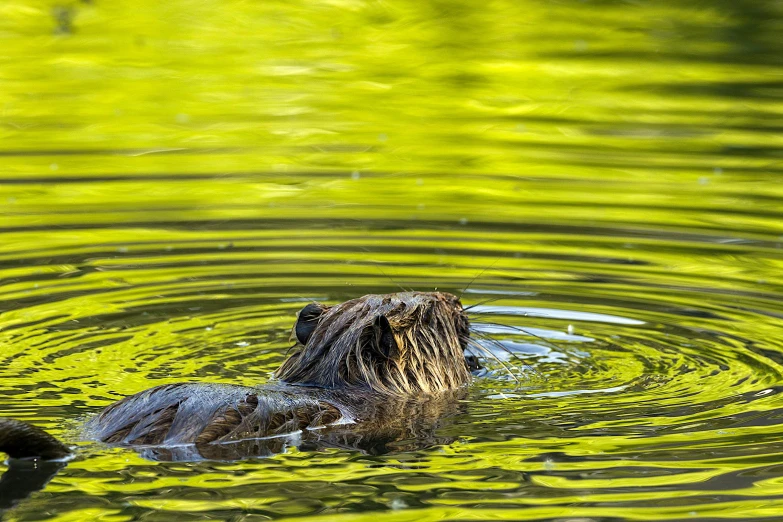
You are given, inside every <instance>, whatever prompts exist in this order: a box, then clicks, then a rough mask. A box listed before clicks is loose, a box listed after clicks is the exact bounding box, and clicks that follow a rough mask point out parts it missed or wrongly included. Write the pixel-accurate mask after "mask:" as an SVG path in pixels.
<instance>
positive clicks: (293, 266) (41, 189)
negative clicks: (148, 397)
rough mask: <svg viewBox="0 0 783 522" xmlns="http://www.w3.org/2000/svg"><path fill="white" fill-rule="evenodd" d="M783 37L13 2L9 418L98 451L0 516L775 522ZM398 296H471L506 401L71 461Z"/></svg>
mask: <svg viewBox="0 0 783 522" xmlns="http://www.w3.org/2000/svg"><path fill="white" fill-rule="evenodd" d="M781 5H782V4H781V2H780V1H775V0H754V1H752V2H750V1H747V2H737V1H734V0H731V1H730V0H713V1H711V2H681V1H679V2H678V1H672V0H668V1H667V0H664V1H660V2H642V1H634V2H606V1H604V2H597V1H589V0H578V1H577V0H558V1H557V2H534V1H531V0H495V1H493V2H475V1H468V0H449V1H429V2H421V1H405V0H383V1H362V0H339V1H338V0H330V1H327V2H299V1H297V0H289V1H287V2H247V1H238V2H196V1H192V0H168V1H166V2H152V1H150V0H137V1H135V2H107V1H102V0H90V1H87V0H83V1H76V0H57V1H56V2H54V1H53V2H31V1H28V0H6V1H4V2H0V42H2V44H1V45H2V52H0V416H4V417H5V416H7V417H14V418H19V419H26V420H28V421H30V422H32V423H35V424H36V425H40V426H42V427H44V428H46V429H48V430H50V431H51V432H52V433H53V434H54V435H56V436H57V437H60V438H62V439H64V440H65V441H67V442H68V443H72V444H74V445H76V447H77V448H78V451H77V457H76V458H75V459H74V460H73V461H71V462H69V463H68V464H67V466H66V467H64V468H63V469H62V470H59V473H58V474H57V475H56V476H54V478H53V479H52V480H51V481H50V482H49V483H48V484H46V486H45V487H44V488H43V490H41V491H38V492H37V493H34V494H33V495H32V496H30V497H29V498H26V499H25V500H22V501H21V502H20V503H19V505H17V506H16V507H14V508H13V509H12V510H11V511H9V512H8V513H3V514H2V515H0V516H5V517H6V518H7V519H8V520H12V521H17V520H35V521H39V520H57V521H61V522H66V521H67V522H70V521H83V520H96V521H98V520H110V521H113V522H116V521H130V520H144V521H159V520H163V521H166V522H170V521H174V520H176V521H191V520H205V519H209V520H226V521H231V522H256V521H258V520H268V519H284V520H308V521H331V520H339V521H341V522H359V521H361V522H386V521H388V522H402V521H417V522H418V521H427V522H429V521H433V522H434V521H441V520H450V521H470V520H474V521H485V520H531V521H537V522H538V521H550V522H588V521H589V522H619V521H621V520H623V521H624V520H633V521H643V520H644V521H649V520H666V521H684V520H699V521H702V522H708V521H709V522H714V521H719V520H754V521H769V522H772V521H779V520H781V519H783V516H782V515H781V514H783V398H782V395H783V394H781V390H783V388H781V382H783V379H782V378H781V377H783V327H782V326H781V325H782V324H783V184H782V183H781V179H782V178H781V175H782V174H783V168H781V162H780V160H781V152H780V151H781V136H780V131H781V128H782V127H781V114H783V105H782V104H781V87H782V84H781V75H780V71H781V66H783V60H782V59H781V56H783V54H782V53H781V52H780V34H781V31H780V26H781V24H780V20H781V18H782V17H783V13H782V12H781ZM401 288H404V289H416V290H433V289H438V290H445V291H450V292H454V293H456V294H459V295H461V296H462V300H463V303H464V304H465V306H466V307H470V309H469V311H470V317H471V321H472V325H473V334H472V335H473V340H472V341H471V346H470V349H471V351H472V352H474V353H475V354H476V355H477V356H479V357H481V358H482V363H483V366H484V367H483V368H482V369H481V370H479V371H477V372H476V373H477V375H476V376H475V378H474V380H473V383H472V384H471V386H470V387H469V389H468V390H467V392H466V393H467V396H466V398H465V399H464V400H463V401H462V402H461V403H460V404H459V407H458V408H457V409H456V411H455V412H454V414H453V415H449V416H448V417H446V418H443V419H442V420H441V421H440V422H439V424H438V425H437V427H436V428H435V429H433V430H432V432H431V433H427V434H422V436H419V435H418V434H417V435H416V436H411V438H409V439H408V438H406V439H404V440H390V441H388V443H387V444H386V446H384V448H385V449H387V450H389V451H388V452H387V453H383V454H379V453H382V452H381V451H380V450H377V451H374V452H371V451H367V452H362V451H359V450H356V449H350V448H342V447H341V448H333V449H327V450H319V451H315V450H313V448H310V447H308V446H303V445H302V444H300V442H301V441H300V440H297V436H296V435H293V436H292V437H291V438H289V439H285V440H282V441H280V449H281V450H285V452H283V453H281V454H278V455H275V456H270V457H269V458H259V459H250V460H244V461H238V462H209V461H202V462H169V463H160V462H155V461H153V460H146V459H144V458H143V455H140V454H137V453H136V452H134V451H130V450H127V449H118V448H107V447H105V446H102V445H98V444H94V443H89V442H84V441H81V440H80V438H79V437H80V427H81V426H82V425H83V421H84V419H85V418H86V417H88V416H89V415H91V414H94V413H95V412H97V411H100V409H101V408H103V407H104V406H106V405H107V404H110V403H111V402H113V401H115V400H117V399H118V398H120V397H124V396H127V395H129V394H131V393H134V392H137V391H140V390H142V389H145V388H148V387H151V386H154V385H158V384H162V383H170V382H181V381H197V382H208V383H217V382H230V383H237V384H245V385H256V384H262V383H265V382H268V381H269V380H270V378H271V374H272V372H273V371H274V369H275V368H276V367H277V365H278V364H280V362H281V361H282V360H283V359H284V357H285V354H286V352H287V350H288V348H289V347H290V346H291V344H292V343H291V341H290V333H291V327H292V325H293V322H294V318H295V314H296V312H297V310H298V309H300V308H301V307H302V306H303V305H304V304H305V303H308V302H310V301H311V300H318V301H324V302H327V303H336V302H340V301H343V300H345V299H349V298H353V297H356V296H360V295H362V294H367V293H377V292H383V293H387V292H394V291H397V290H399V289H401ZM0 471H2V472H5V474H4V475H3V477H5V478H6V479H7V480H6V482H5V483H0V504H2V502H5V498H6V497H4V496H3V495H4V493H5V492H7V490H4V489H2V486H4V485H5V484H9V483H11V484H12V488H16V487H20V488H21V487H23V486H24V484H27V483H28V482H29V477H30V476H29V475H27V476H26V477H27V478H26V479H25V480H16V478H18V477H19V475H9V474H8V473H7V471H8V468H7V466H5V465H0ZM8 477H10V479H9V478H8ZM15 477H16V478H15ZM23 478H24V477H23ZM12 479H13V480H12ZM0 509H2V508H0Z"/></svg>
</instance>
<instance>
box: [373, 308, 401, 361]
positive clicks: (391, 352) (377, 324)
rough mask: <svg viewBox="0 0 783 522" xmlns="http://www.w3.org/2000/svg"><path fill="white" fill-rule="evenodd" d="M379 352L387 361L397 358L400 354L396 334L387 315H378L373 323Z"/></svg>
mask: <svg viewBox="0 0 783 522" xmlns="http://www.w3.org/2000/svg"><path fill="white" fill-rule="evenodd" d="M372 326H373V330H375V339H376V342H377V346H378V351H379V352H380V353H381V355H383V356H384V357H386V358H387V359H393V358H396V357H397V355H398V354H399V352H400V348H399V347H398V346H397V340H396V339H395V338H394V332H392V327H391V325H390V324H389V320H388V319H386V316H385V315H378V316H376V317H375V320H374V321H373V323H372Z"/></svg>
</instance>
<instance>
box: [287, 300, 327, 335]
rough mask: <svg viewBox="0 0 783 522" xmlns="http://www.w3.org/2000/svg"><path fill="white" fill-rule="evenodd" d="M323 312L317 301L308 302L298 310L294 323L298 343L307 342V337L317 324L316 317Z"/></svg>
mask: <svg viewBox="0 0 783 522" xmlns="http://www.w3.org/2000/svg"><path fill="white" fill-rule="evenodd" d="M323 313H324V307H323V306H321V305H319V304H318V303H310V304H309V305H307V306H305V307H304V308H302V309H301V310H299V313H298V314H297V316H296V324H295V325H294V333H295V334H296V339H297V340H298V341H299V342H300V343H302V344H307V341H308V339H310V336H311V335H313V332H314V331H315V327H316V326H318V319H320V318H321V314H323Z"/></svg>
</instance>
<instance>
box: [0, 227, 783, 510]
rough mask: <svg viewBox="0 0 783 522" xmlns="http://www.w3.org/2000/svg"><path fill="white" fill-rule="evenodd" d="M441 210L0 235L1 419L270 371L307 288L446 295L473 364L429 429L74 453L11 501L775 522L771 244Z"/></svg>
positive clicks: (780, 371)
mask: <svg viewBox="0 0 783 522" xmlns="http://www.w3.org/2000/svg"><path fill="white" fill-rule="evenodd" d="M442 226H443V227H446V229H445V230H444V229H440V228H439V226H437V225H435V224H431V223H430V224H426V226H421V225H414V226H411V225H407V226H406V227H405V228H400V227H398V226H395V223H394V222H377V223H375V224H372V225H371V226H363V227H361V228H356V227H354V228H351V227H349V226H347V224H344V226H343V227H341V228H335V229H321V228H319V229H317V230H309V229H308V222H306V221H302V222H301V226H299V227H298V228H291V229H288V230H284V231H279V230H264V229H258V230H249V229H246V228H238V229H231V228H230V227H228V226H219V227H216V229H214V230H188V229H185V228H183V229H172V228H170V227H159V226H148V227H147V228H144V229H122V228H115V227H105V228H104V227H92V228H84V229H75V230H64V231H57V232H52V233H51V234H50V236H49V237H51V242H49V241H47V242H45V243H41V242H40V241H38V240H37V239H36V238H37V237H39V236H38V235H37V233H32V232H30V233H28V232H24V231H14V232H6V233H4V236H5V237H6V238H7V241H6V242H5V243H4V248H3V254H2V255H3V257H2V259H0V264H1V265H2V276H3V281H4V285H3V286H2V293H1V294H0V302H2V309H3V313H2V316H1V317H2V333H3V336H4V337H3V339H4V342H3V352H2V364H1V365H0V368H2V373H3V378H2V380H1V381H0V388H2V396H3V397H4V399H3V414H4V415H8V416H13V417H17V418H27V419H30V420H32V421H35V422H36V423H38V424H43V425H44V426H46V427H48V428H50V429H51V430H52V432H53V433H55V434H57V435H58V436H61V437H65V438H74V437H77V433H78V429H76V430H69V429H66V428H68V427H77V428H78V419H80V418H83V416H84V415H86V414H89V413H91V412H95V411H97V410H99V409H100V408H101V407H103V406H105V405H106V404H108V403H109V402H111V401H113V400H116V399H117V398H119V397H122V396H125V395H127V394H130V393H133V392H136V391H139V390H141V389H144V388H147V387H149V386H152V385H156V384H160V383H165V382H176V381H182V380H189V381H201V382H233V383H242V384H251V385H252V384H257V383H260V382H265V381H267V380H268V379H269V378H270V374H271V372H272V371H273V370H274V369H275V368H276V366H277V365H278V364H279V363H280V361H281V360H282V359H283V357H284V355H285V352H286V349H287V346H290V342H289V336H290V329H291V326H292V324H293V321H294V317H295V313H296V311H297V310H298V309H299V308H300V307H302V306H303V304H304V303H307V302H309V301H311V300H319V301H325V302H338V301H341V300H344V299H347V298H350V297H354V296H357V295H362V294H365V293H371V292H393V291H397V290H398V289H399V288H401V287H402V288H416V289H420V290H430V289H435V288H438V289H440V290H447V291H452V292H455V293H459V294H461V295H462V296H463V297H462V298H463V302H464V303H465V306H466V307H469V313H470V317H471V322H472V336H473V339H474V341H475V343H474V344H473V345H472V347H471V350H472V351H474V352H475V353H476V354H477V355H479V356H480V357H481V358H482V360H483V364H484V366H485V368H484V370H483V371H481V372H478V374H477V376H476V377H475V382H474V384H473V385H472V386H471V388H470V390H469V398H468V400H466V402H465V404H464V407H463V409H462V412H461V413H460V414H459V415H458V416H457V417H454V418H449V419H444V422H443V424H442V426H441V427H440V428H439V429H438V434H439V437H440V438H439V440H441V441H442V443H441V445H437V446H435V447H432V448H425V449H407V450H406V449H405V448H406V447H407V446H406V444H405V443H404V442H402V441H401V442H400V444H399V448H400V451H399V452H397V453H391V454H388V455H385V456H369V455H365V454H362V453H359V452H356V451H349V450H345V451H340V450H333V451H330V452H326V453H321V454H313V453H309V452H307V451H297V450H296V449H295V448H296V442H295V441H292V442H291V443H290V444H291V445H290V447H289V450H288V452H287V453H285V454H283V455H278V456H277V457H274V458H271V459H268V460H262V461H246V462H239V463H231V464H229V463H214V464H208V463H204V464H173V463H172V464H165V463H163V464H161V463H154V462H150V461H145V460H140V458H139V457H137V456H134V454H133V453H132V452H129V451H125V450H106V449H104V448H101V447H95V446H85V449H84V450H83V453H82V456H81V458H80V460H78V461H77V462H75V463H73V464H71V465H69V466H68V467H67V468H66V469H65V470H64V471H62V472H61V473H60V475H58V476H57V477H56V478H55V479H54V480H53V481H52V483H50V485H49V486H48V487H47V489H46V491H45V492H44V493H41V494H39V495H38V496H36V498H35V499H33V500H30V501H28V502H26V503H24V504H23V505H22V506H21V507H20V509H19V510H18V513H19V515H18V516H20V517H22V518H25V517H26V516H27V515H26V514H30V515H32V514H33V513H35V512H37V511H38V510H40V509H48V510H52V511H53V512H62V513H64V514H65V513H68V512H71V511H72V510H76V511H73V513H74V516H76V515H75V514H76V513H82V514H83V513H85V511H84V510H85V509H87V510H89V509H99V510H100V512H102V513H106V514H109V513H114V514H115V515H116V516H119V517H120V518H122V519H125V518H127V517H131V518H132V517H142V518H143V517H144V516H148V515H152V514H153V513H156V512H159V511H160V510H163V512H173V513H177V516H187V517H195V516H197V515H196V514H197V513H209V514H211V515H212V516H216V517H218V518H219V517H224V518H226V517H228V518H230V517H231V516H234V515H232V513H234V514H235V513H237V512H239V511H247V512H250V513H255V514H257V515H259V516H272V517H278V516H284V515H285V516H301V515H308V514H309V515H315V514H317V513H321V514H322V516H323V517H324V519H328V518H329V516H330V515H329V513H333V512H334V510H335V509H338V508H337V507H336V506H338V505H341V506H343V507H341V508H339V509H340V510H343V511H344V512H346V513H351V512H353V511H354V510H365V509H377V508H379V507H380V508H382V509H385V508H383V507H382V506H386V507H387V508H389V509H391V510H392V511H390V512H389V513H391V512H394V510H395V509H406V510H411V511H410V517H411V519H414V518H416V517H445V518H454V517H456V518H460V519H483V518H484V517H486V516H489V514H490V513H494V514H495V515H496V516H498V517H501V518H509V519H518V518H525V519H539V518H552V517H555V518H557V517H558V516H567V515H569V514H576V513H578V514H579V515H580V516H582V517H587V518H588V519H604V518H612V517H619V516H623V517H628V516H632V517H635V518H640V519H644V518H661V519H664V518H668V519H679V518H688V517H693V516H700V517H707V518H708V517H719V516H722V514H723V513H726V512H729V513H732V514H734V513H747V514H748V515H747V516H748V517H749V518H753V517H756V518H762V519H763V518H765V517H767V518H769V517H772V518H774V516H773V515H768V513H770V512H772V511H774V510H776V509H777V508H778V507H779V506H781V498H782V497H780V489H779V486H778V484H779V481H780V480H781V479H783V471H781V468H780V467H779V465H778V462H779V460H780V457H781V454H783V443H781V442H780V441H781V440H783V398H781V394H780V391H781V388H780V385H779V383H780V382H781V380H782V379H781V377H782V376H783V366H782V365H781V362H783V341H782V340H781V336H780V335H779V332H780V323H779V321H780V317H783V305H781V303H783V300H781V296H782V295H783V294H781V292H780V288H781V286H780V278H779V274H778V273H776V272H769V271H767V269H768V267H770V266H777V265H779V264H780V263H781V258H782V257H783V256H781V250H780V249H779V248H778V247H777V245H776V244H775V245H774V246H773V244H774V242H773V244H770V243H764V242H762V241H754V240H747V241H737V242H734V243H732V242H725V241H722V238H720V237H719V238H716V237H715V236H711V235H709V234H706V233H702V235H699V233H691V234H689V235H688V236H687V237H685V238H681V237H677V236H676V235H675V236H674V237H668V234H667V232H653V231H651V230H648V231H647V232H646V233H645V235H644V237H641V238H640V237H637V236H634V235H630V234H629V235H626V236H625V237H624V236H622V233H623V232H622V230H621V229H614V230H613V229H611V228H605V229H603V232H604V233H603V234H597V233H596V234H592V235H589V236H586V235H584V234H583V230H581V229H579V228H576V227H574V228H568V227H560V228H559V229H558V230H557V231H554V230H547V231H546V232H541V231H540V230H539V229H538V228H537V227H536V226H528V227H519V228H518V229H517V230H509V229H507V228H505V227H503V228H500V229H498V228H497V227H496V225H494V224H491V223H480V222H479V223H466V224H465V223H463V224H459V223H457V224H452V225H449V224H447V223H446V222H443V223H442ZM124 238H128V239H130V238H132V240H125V239H124ZM618 245H619V246H618ZM672 251H675V252H677V255H676V256H675V255H674V254H670V253H669V252H672ZM716 251H720V254H718V253H716ZM679 259H681V260H684V261H681V262H678V261H677V260H679ZM748 259H753V260H754V261H755V263H754V265H753V266H749V265H748V264H747V263H746V262H745V261H746V260H748ZM761 271H764V272H765V274H766V275H765V280H764V281H760V280H759V273H760V272H761ZM710 273H712V274H721V277H719V278H717V277H709V274H710ZM74 495H75V496H74ZM150 495H154V497H151V496H150ZM152 498H154V500H152ZM303 498H304V500H303ZM338 498H342V499H343V500H342V501H341V502H339V503H337V504H335V502H336V499H338ZM91 499H92V500H91ZM761 499H763V506H766V507H764V508H757V506H758V505H759V502H760V500H761ZM94 502H99V504H98V505H99V506H102V507H99V508H96V507H92V508H91V507H89V506H90V504H91V503H93V505H94ZM372 506H375V508H372ZM781 507H783V506H781ZM457 513H459V515H457ZM692 513H696V515H693V514H692ZM495 515H493V516H495ZM63 516H66V515H63ZM79 516H81V515H79ZM390 516H391V515H390Z"/></svg>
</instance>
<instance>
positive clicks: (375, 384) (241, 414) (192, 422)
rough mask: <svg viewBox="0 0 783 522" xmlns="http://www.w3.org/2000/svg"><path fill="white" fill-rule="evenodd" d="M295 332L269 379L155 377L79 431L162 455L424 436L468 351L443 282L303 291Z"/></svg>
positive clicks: (16, 446) (30, 451) (237, 453)
mask: <svg viewBox="0 0 783 522" xmlns="http://www.w3.org/2000/svg"><path fill="white" fill-rule="evenodd" d="M293 333H294V336H295V337H296V339H297V341H298V343H297V349H296V350H295V352H294V353H293V354H292V355H290V356H289V357H288V358H287V359H286V360H285V361H284V362H283V364H282V365H281V366H280V368H278V370H277V372H276V376H277V377H278V378H279V379H280V382H279V383H277V384H272V385H268V386H261V387H244V386H232V385H216V384H197V383H183V384H168V385H163V386H158V387H155V388H151V389H149V390H146V391H143V392H140V393H137V394H136V395H132V396H130V397H127V398H125V399H123V400H121V401H119V402H116V403H114V404H112V405H110V406H108V407H107V408H106V409H105V410H104V411H103V412H102V413H100V414H99V415H98V416H96V417H94V418H93V419H91V420H90V421H89V422H88V423H87V426H86V430H87V435H88V437H90V438H94V439H97V440H100V441H103V442H107V443H110V444H121V445H129V446H134V447H139V449H141V450H142V452H143V454H144V455H145V456H147V457H150V458H156V459H161V460H197V459H201V458H208V459H220V460H233V459H238V458H243V457H247V456H261V455H268V454H273V453H277V452H279V451H282V449H284V447H285V445H286V444H287V443H289V442H292V441H296V442H298V443H300V444H304V445H308V444H315V445H316V447H321V446H324V447H352V448H359V449H362V450H364V451H368V452H370V453H380V452H385V451H388V449H389V448H390V446H393V444H394V443H396V442H398V441H403V440H407V439H411V438H415V439H417V440H420V441H422V442H425V441H429V443H425V445H430V444H432V432H433V430H434V428H435V427H436V426H437V425H438V423H439V422H440V419H442V418H444V417H445V416H447V415H448V414H450V413H454V412H456V411H457V410H458V399H459V398H460V397H461V396H462V395H463V393H464V389H465V385H466V384H467V383H468V382H469V381H470V376H471V374H470V369H469V364H474V363H475V361H466V358H465V353H464V351H465V349H466V347H467V344H468V338H469V322H468V318H467V315H466V313H465V311H464V310H463V308H462V304H461V303H460V300H459V298H457V297H456V296H454V295H451V294H448V293H442V292H405V293H398V294H388V295H366V296H364V297H360V298H358V299H353V300H350V301H346V302H344V303H341V304H338V305H335V306H325V305H322V304H319V303H312V304H309V305H307V306H305V307H304V308H303V309H302V310H301V311H300V312H299V314H298V317H297V321H296V324H295V325H294V328H293ZM0 430H2V425H0ZM39 431H40V430H39ZM36 433H37V432H36ZM40 433H43V432H40ZM44 435H45V436H46V437H49V438H50V439H51V440H54V439H52V438H51V437H50V436H48V435H46V434H44ZM292 437H293V439H292ZM33 438H35V437H33ZM2 441H5V442H4V443H3V442H2ZM54 442H56V441H54ZM41 444H43V443H41ZM57 444H59V443H57ZM44 446H45V444H44ZM44 446H42V447H44ZM60 446H62V445H60ZM8 448H13V451H15V452H17V454H18V455H20V456H41V457H43V458H50V457H46V456H45V455H44V453H45V448H44V449H37V448H38V446H35V447H34V446H31V445H28V446H25V444H21V443H20V441H19V440H18V439H16V438H14V436H13V435H8V436H7V437H6V438H5V439H3V438H0V451H7V449H8ZM25 448H26V451H25ZM47 455H48V453H47Z"/></svg>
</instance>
